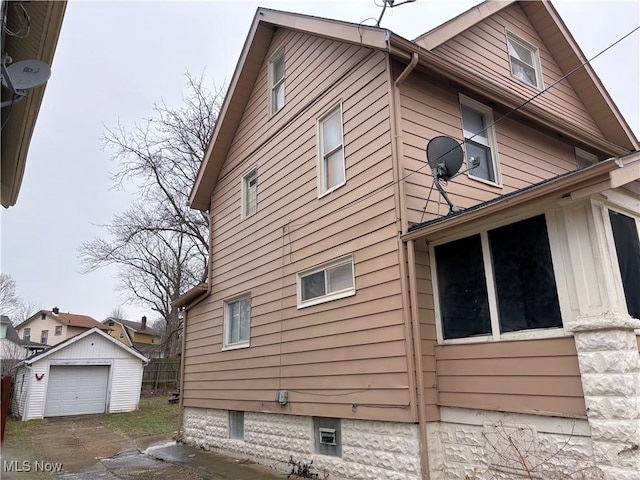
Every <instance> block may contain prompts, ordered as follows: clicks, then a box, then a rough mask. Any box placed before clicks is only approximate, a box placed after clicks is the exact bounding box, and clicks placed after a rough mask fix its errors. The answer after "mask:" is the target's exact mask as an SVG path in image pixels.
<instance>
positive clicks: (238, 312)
mask: <svg viewBox="0 0 640 480" xmlns="http://www.w3.org/2000/svg"><path fill="white" fill-rule="evenodd" d="M250 326H251V296H250V295H243V296H242V297H239V298H234V299H232V300H227V301H226V302H224V347H225V348H227V347H230V348H238V347H248V346H249V329H250Z"/></svg>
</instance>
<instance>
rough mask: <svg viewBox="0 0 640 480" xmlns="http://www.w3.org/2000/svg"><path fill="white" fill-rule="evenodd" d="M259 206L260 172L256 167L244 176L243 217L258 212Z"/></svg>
mask: <svg viewBox="0 0 640 480" xmlns="http://www.w3.org/2000/svg"><path fill="white" fill-rule="evenodd" d="M257 208H258V172H257V170H256V169H255V168H254V169H252V170H250V171H249V172H248V173H246V174H245V175H244V176H243V177H242V218H247V217H250V216H251V215H253V214H254V213H256V210H257Z"/></svg>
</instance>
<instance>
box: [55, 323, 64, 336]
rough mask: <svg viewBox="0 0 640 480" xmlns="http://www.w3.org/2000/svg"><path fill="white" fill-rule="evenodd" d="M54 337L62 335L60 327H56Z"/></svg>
mask: <svg viewBox="0 0 640 480" xmlns="http://www.w3.org/2000/svg"><path fill="white" fill-rule="evenodd" d="M55 335H62V325H58V326H57V327H56V331H55Z"/></svg>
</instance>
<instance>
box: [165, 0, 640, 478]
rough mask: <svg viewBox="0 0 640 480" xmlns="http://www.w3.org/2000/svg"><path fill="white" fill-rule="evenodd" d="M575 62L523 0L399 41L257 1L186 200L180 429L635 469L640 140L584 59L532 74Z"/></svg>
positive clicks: (260, 454)
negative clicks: (194, 229)
mask: <svg viewBox="0 0 640 480" xmlns="http://www.w3.org/2000/svg"><path fill="white" fill-rule="evenodd" d="M585 61H586V59H585V57H584V55H583V54H582V52H581V51H580V49H579V47H578V45H577V44H576V43H575V41H574V40H573V38H572V36H571V34H570V33H569V31H568V30H567V28H566V26H565V25H564V24H563V22H562V20H561V19H560V17H559V15H558V13H557V12H556V10H555V9H554V8H553V6H552V5H551V4H550V3H548V2H546V1H544V2H543V1H526V2H525V1H523V2H514V1H511V2H486V3H483V4H481V5H479V6H478V7H475V8H473V9H471V10H469V11H468V12H466V13H464V14H462V15H460V16H458V17H456V18H454V19H453V20H451V21H450V22H448V23H446V24H444V25H442V26H440V27H438V28H436V29H434V30H432V31H431V32H429V33H427V34H425V35H423V36H421V37H419V38H418V39H416V40H414V41H409V40H406V39H404V38H402V37H400V36H398V35H396V34H394V33H392V32H390V31H388V30H385V29H381V28H375V27H369V26H366V25H355V24H350V23H345V22H339V21H333V20H325V19H321V18H316V17H308V16H304V15H297V14H289V13H284V12H278V11H273V10H265V9H259V10H258V12H257V14H256V16H255V19H254V22H253V25H252V27H251V30H250V33H249V37H248V39H247V41H246V43H245V47H244V50H243V51H242V54H241V56H240V61H239V63H238V66H237V68H236V71H235V74H234V77H233V79H232V81H231V83H230V87H229V92H228V94H227V96H226V99H225V101H224V104H223V107H222V110H221V112H220V116H219V119H218V122H217V124H216V128H215V131H214V134H213V137H212V141H211V143H210V145H209V148H208V150H207V153H206V156H205V159H204V161H203V164H202V166H201V169H200V172H199V175H198V177H197V180H196V184H195V186H194V189H193V191H192V193H191V198H190V202H191V206H192V207H193V208H196V209H199V210H201V211H203V212H208V215H209V216H210V225H211V234H210V239H211V240H210V258H209V260H210V261H209V268H210V270H209V272H208V281H207V282H206V283H205V284H203V285H200V286H198V287H197V288H196V289H194V290H192V291H190V292H188V293H187V294H185V295H184V296H183V297H182V298H181V299H179V300H178V301H177V302H176V304H178V305H181V306H184V308H185V314H184V315H185V320H184V321H185V329H184V337H183V345H184V347H183V357H182V358H183V376H182V387H181V393H182V396H181V402H182V406H183V407H184V413H183V417H182V427H181V428H182V430H183V438H184V440H185V441H186V442H188V443H191V444H195V445H199V446H201V447H205V448H217V449H220V450H224V451H227V452H232V453H235V454H238V455H243V456H250V457H252V458H254V459H256V460H257V461H263V462H268V463H270V464H272V463H275V462H282V463H281V464H282V465H286V462H287V460H289V459H290V458H293V460H294V461H300V462H305V463H308V462H310V461H311V460H313V466H314V467H316V468H317V469H318V470H317V471H318V472H322V471H323V470H324V471H325V472H327V473H329V475H330V478H375V479H385V478H405V479H418V478H422V479H426V478H431V479H445V478H447V479H448V478H521V476H520V475H524V473H525V471H526V470H532V469H533V470H534V472H533V474H534V476H535V478H547V479H550V478H560V476H558V475H556V474H555V473H557V472H555V473H554V472H553V469H554V468H555V465H556V464H557V465H558V467H557V468H558V469H560V470H561V472H562V473H563V474H564V475H565V477H562V478H578V477H567V476H566V475H568V474H569V473H571V472H574V471H578V470H580V469H585V470H582V473H584V474H585V476H584V477H579V478H598V477H597V476H596V474H595V473H594V472H593V471H589V470H586V469H588V468H590V467H593V466H597V468H599V469H601V471H603V472H604V474H605V478H610V479H614V478H616V479H618V478H625V479H631V478H637V472H638V467H639V466H640V451H639V450H638V448H637V446H638V445H640V428H638V425H639V424H638V418H640V411H639V408H640V407H639V405H640V382H639V381H638V375H639V371H640V356H639V353H638V343H637V338H636V335H635V333H634V329H636V328H640V321H639V320H638V317H639V316H640V306H639V304H638V302H639V299H640V296H639V295H638V291H639V290H640V285H639V283H640V281H639V279H638V272H639V271H640V242H639V241H638V227H639V225H640V181H639V180H640V153H638V151H637V150H638V146H639V145H638V140H637V139H636V138H635V136H634V135H633V133H632V132H631V130H630V128H629V126H628V125H627V124H626V122H625V120H624V119H623V117H622V115H621V114H620V112H619V111H618V109H617V107H616V106H615V105H614V103H613V102H612V100H611V98H610V97H609V95H608V94H607V92H606V91H605V89H604V87H603V86H602V84H601V83H600V81H599V80H598V77H597V76H596V74H595V73H594V71H593V70H592V68H591V67H590V66H589V65H585V66H584V67H582V68H579V69H578V70H576V71H575V73H573V74H572V75H571V76H570V77H569V78H568V79H566V80H562V81H560V82H559V83H557V84H555V82H558V81H559V80H560V79H561V78H562V77H563V76H564V75H565V74H567V73H569V72H571V71H572V70H574V69H575V68H576V67H578V66H580V65H581V64H583V63H585ZM621 72H622V70H621ZM552 85H553V86H552ZM548 87H551V88H549V90H548V91H546V92H545V93H543V94H541V95H539V96H536V95H538V94H539V93H540V92H541V91H542V90H543V89H546V88H548ZM525 102H527V103H526V104H525ZM521 104H524V105H523V106H522V107H521V108H519V109H518V110H517V112H513V108H514V107H516V106H519V105H521ZM506 114H509V115H508V116H507V117H504V116H505V115H506ZM438 136H449V137H452V138H454V139H455V140H456V141H458V142H461V143H462V144H463V146H462V148H463V149H464V151H465V152H466V159H467V162H465V163H468V165H466V166H465V167H464V168H463V170H465V173H463V174H461V175H459V176H457V177H456V178H455V179H453V180H451V181H449V183H448V185H447V186H446V187H445V188H446V191H447V192H448V195H449V197H450V198H451V199H452V201H453V202H454V203H455V205H456V206H457V207H459V208H460V209H461V211H460V212H457V213H453V214H450V215H447V211H448V207H445V205H446V204H445V202H444V200H442V199H441V198H440V195H439V194H438V192H437V191H436V192H432V190H433V177H432V174H431V169H430V168H429V166H428V164H427V163H426V158H425V148H426V146H427V144H428V142H429V141H430V140H431V139H433V138H435V137H438ZM475 163H478V164H479V166H478V167H477V168H474V169H472V170H467V166H471V165H472V164H475ZM516 449H517V451H516ZM525 450H526V452H527V454H526V455H523V456H522V458H520V457H519V456H518V452H520V453H522V452H525ZM541 459H542V460H541ZM545 459H546V460H545ZM532 463H533V464H538V463H539V464H540V465H537V466H536V465H532ZM530 473H531V472H530ZM320 476H322V473H321V475H320ZM527 478H532V477H530V476H529V477H527Z"/></svg>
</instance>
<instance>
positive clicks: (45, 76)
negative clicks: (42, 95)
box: [0, 53, 51, 108]
mask: <svg viewBox="0 0 640 480" xmlns="http://www.w3.org/2000/svg"><path fill="white" fill-rule="evenodd" d="M1 68H2V70H1V72H0V73H1V76H0V78H1V80H2V85H3V86H4V87H6V88H7V90H9V92H11V100H6V101H4V102H2V103H1V104H0V105H1V107H2V108H4V107H6V106H9V105H13V104H15V103H17V102H19V101H20V100H22V99H23V98H24V97H25V95H26V94H27V91H28V90H31V89H33V88H36V87H39V86H40V85H44V84H45V83H47V80H49V77H50V76H51V68H49V65H47V64H46V63H44V62H41V61H40V60H21V61H19V62H15V63H12V60H11V57H10V56H9V55H7V54H6V53H5V54H3V55H2V65H1Z"/></svg>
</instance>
